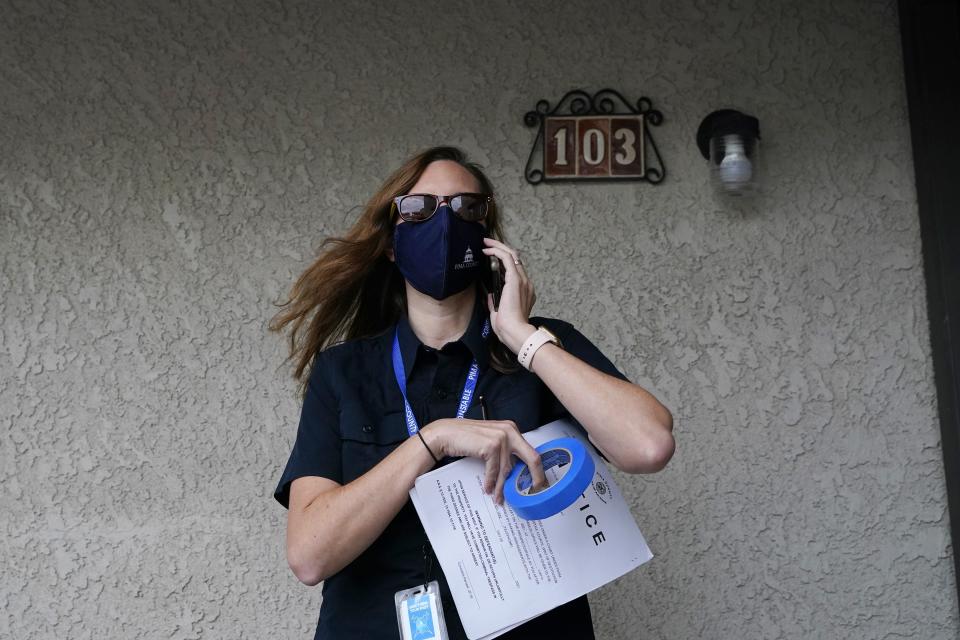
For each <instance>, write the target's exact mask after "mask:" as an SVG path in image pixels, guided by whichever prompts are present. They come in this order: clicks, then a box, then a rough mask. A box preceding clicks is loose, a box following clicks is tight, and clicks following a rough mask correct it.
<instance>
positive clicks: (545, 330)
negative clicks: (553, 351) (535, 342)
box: [537, 326, 563, 348]
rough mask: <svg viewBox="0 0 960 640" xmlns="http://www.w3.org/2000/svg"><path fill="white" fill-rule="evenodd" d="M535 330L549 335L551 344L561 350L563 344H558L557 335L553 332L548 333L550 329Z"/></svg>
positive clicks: (541, 327)
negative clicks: (551, 339)
mask: <svg viewBox="0 0 960 640" xmlns="http://www.w3.org/2000/svg"><path fill="white" fill-rule="evenodd" d="M537 328H538V329H540V330H541V331H543V332H544V333H546V334H547V335H549V336H550V337H551V338H553V342H554V343H555V344H556V345H557V346H558V347H560V348H563V343H562V342H560V338H558V337H557V334H555V333H554V332H553V331H550V329H547V328H546V327H543V326H540V327H537Z"/></svg>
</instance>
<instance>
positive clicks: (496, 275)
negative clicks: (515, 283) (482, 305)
mask: <svg viewBox="0 0 960 640" xmlns="http://www.w3.org/2000/svg"><path fill="white" fill-rule="evenodd" d="M488 259H489V262H487V266H486V268H485V269H484V270H483V271H484V274H483V278H484V285H485V286H486V288H487V292H488V293H492V294H493V309H494V311H499V310H500V293H501V292H502V291H503V264H502V263H501V262H500V258H498V257H497V256H488Z"/></svg>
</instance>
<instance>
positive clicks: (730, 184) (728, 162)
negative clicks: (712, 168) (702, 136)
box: [719, 135, 753, 191]
mask: <svg viewBox="0 0 960 640" xmlns="http://www.w3.org/2000/svg"><path fill="white" fill-rule="evenodd" d="M723 149H724V156H723V160H721V161H720V167H719V173H720V182H721V183H722V184H723V188H724V189H725V190H727V191H740V190H742V189H743V188H744V187H746V186H748V185H749V184H750V180H751V179H752V178H753V163H751V162H750V159H749V158H747V155H746V151H745V150H744V148H743V140H741V138H740V136H738V135H726V136H723Z"/></svg>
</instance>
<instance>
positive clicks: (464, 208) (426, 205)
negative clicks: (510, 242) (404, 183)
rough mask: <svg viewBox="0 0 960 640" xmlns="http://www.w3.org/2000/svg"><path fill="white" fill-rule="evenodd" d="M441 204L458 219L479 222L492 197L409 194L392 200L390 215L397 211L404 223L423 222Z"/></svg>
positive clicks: (476, 194) (462, 194)
mask: <svg viewBox="0 0 960 640" xmlns="http://www.w3.org/2000/svg"><path fill="white" fill-rule="evenodd" d="M441 202H446V203H447V204H449V205H450V209H451V210H452V211H453V214H454V215H455V216H457V217H458V218H460V219H462V220H466V221H467V222H479V221H480V220H483V219H484V218H486V217H487V212H488V211H489V209H490V205H491V204H492V203H493V196H491V195H489V194H486V193H458V194H455V195H452V196H435V195H433V194H432V193H410V194H407V195H405V196H397V197H396V198H394V199H393V204H392V205H391V208H390V214H391V215H393V212H394V211H397V212H399V213H400V217H401V218H403V220H404V221H405V222H424V221H425V220H429V219H430V218H431V216H433V214H434V213H436V212H437V209H439V208H440V203H441Z"/></svg>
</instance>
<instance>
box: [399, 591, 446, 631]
mask: <svg viewBox="0 0 960 640" xmlns="http://www.w3.org/2000/svg"><path fill="white" fill-rule="evenodd" d="M393 600H394V603H395V604H396V605H397V624H399V625H400V637H401V638H402V639H403V640H447V625H446V624H445V623H444V621H443V606H442V605H441V604H440V583H439V582H437V581H436V580H434V581H433V582H430V583H428V584H421V585H419V586H416V587H413V588H412V589H405V590H403V591H398V592H397V593H396V594H395V595H394V596H393Z"/></svg>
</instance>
